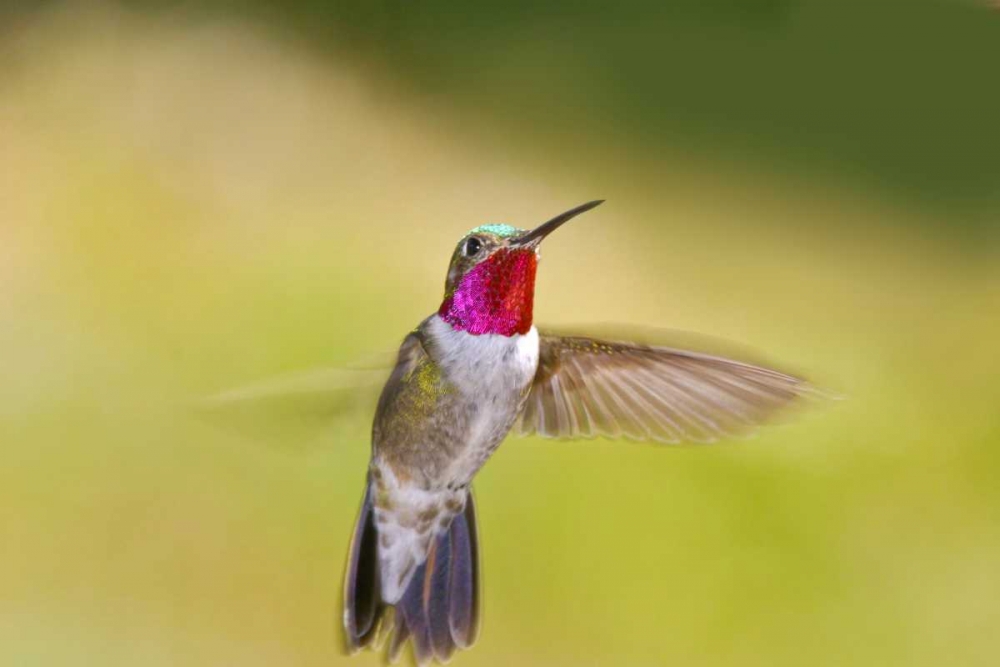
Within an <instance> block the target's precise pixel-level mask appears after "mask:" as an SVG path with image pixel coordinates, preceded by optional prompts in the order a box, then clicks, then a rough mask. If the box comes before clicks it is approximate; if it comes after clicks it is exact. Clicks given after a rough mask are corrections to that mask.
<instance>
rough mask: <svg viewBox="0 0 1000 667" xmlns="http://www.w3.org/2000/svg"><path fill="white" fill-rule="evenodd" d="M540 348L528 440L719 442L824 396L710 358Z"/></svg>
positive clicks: (608, 347) (658, 351) (561, 339)
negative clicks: (813, 396) (783, 410)
mask: <svg viewBox="0 0 1000 667" xmlns="http://www.w3.org/2000/svg"><path fill="white" fill-rule="evenodd" d="M540 345H541V350H540V354H539V363H538V372H537V373H536V375H535V380H534V383H533V384H532V387H531V390H530V393H529V395H528V399H527V403H526V405H525V409H524V411H523V413H522V414H521V417H520V421H519V423H518V430H519V432H520V433H521V434H522V435H527V434H531V433H537V434H538V435H542V436H546V437H554V438H575V437H579V438H588V437H595V436H606V437H626V438H630V439H633V440H653V441H657V442H664V443H679V442H713V441H715V440H718V439H719V438H723V437H728V436H733V435H740V434H744V433H746V432H748V431H750V430H752V429H753V427H755V426H757V425H759V424H761V423H762V422H764V421H765V420H767V419H768V418H769V417H770V416H772V415H773V414H774V413H776V412H777V411H778V410H779V409H781V408H783V407H785V406H786V405H788V404H789V403H792V402H793V401H795V400H796V399H798V398H799V397H802V396H804V395H807V394H814V393H816V390H815V389H813V388H812V387H811V386H810V385H809V384H808V383H806V382H805V381H804V380H803V379H802V378H799V377H795V376H794V375H788V374H786V373H782V372H779V371H776V370H771V369H768V368H763V367H760V366H755V365H753V364H749V363H744V362H740V361H733V360H730V359H725V358H722V357H716V356H711V355H707V354H699V353H695V352H686V351H683V350H677V349H671V348H666V347H657V346H653V345H641V344H633V343H621V342H611V341H605V340H598V339H593V338H586V337H578V336H551V335H543V336H542V337H541V341H540Z"/></svg>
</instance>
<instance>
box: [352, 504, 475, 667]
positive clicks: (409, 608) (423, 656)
mask: <svg viewBox="0 0 1000 667" xmlns="http://www.w3.org/2000/svg"><path fill="white" fill-rule="evenodd" d="M477 539H478V536H477V530H476V512H475V507H474V503H473V498H472V494H471V493H470V494H469V496H468V498H467V499H466V502H465V509H464V511H463V512H462V513H461V514H459V515H458V516H456V517H455V518H454V519H453V520H452V522H451V526H450V527H449V528H448V530H447V531H445V532H444V533H443V534H441V535H440V536H438V537H437V539H436V540H435V541H434V543H433V544H432V545H431V549H430V551H429V552H428V555H427V559H426V560H425V561H424V562H423V563H422V564H421V565H420V567H419V568H417V570H416V572H415V573H414V576H413V578H412V579H411V580H410V583H409V585H408V586H407V589H406V592H405V593H403V596H402V597H401V598H400V600H399V602H398V603H397V604H396V605H395V614H394V615H393V616H394V618H393V621H392V623H391V627H393V630H392V636H391V639H390V642H389V650H388V658H389V661H390V662H395V661H396V660H397V659H398V658H399V656H400V654H401V652H402V650H403V648H404V647H405V645H406V643H407V641H409V642H410V643H411V644H412V645H413V653H414V657H415V658H416V660H417V664H419V665H426V664H428V663H429V662H431V660H433V659H436V660H437V661H439V662H442V663H444V662H447V661H448V660H450V659H451V657H452V655H453V654H454V653H455V651H456V649H464V648H468V647H470V646H472V644H473V643H475V641H476V638H477V636H478V633H479V622H480V616H479V603H480V589H479V586H480V584H479V562H478V558H479V553H478V545H477ZM377 547H378V533H377V530H376V528H375V522H374V516H373V512H372V510H371V492H370V491H367V492H366V494H365V500H364V503H363V505H362V509H361V514H360V515H359V517H358V526H357V528H355V534H354V539H353V541H352V542H351V551H350V561H349V563H348V567H347V581H346V583H345V587H344V591H345V595H344V626H345V629H346V632H347V642H348V646H349V648H350V649H351V651H352V652H353V651H356V650H359V649H361V648H365V647H372V648H374V647H376V639H377V636H378V635H379V634H380V633H379V626H380V625H382V624H385V625H389V621H388V620H385V621H383V617H385V616H387V614H386V611H387V610H390V611H391V608H390V607H388V606H387V605H386V604H385V603H384V602H383V601H382V598H381V595H380V589H381V587H380V578H379V568H378V548H377Z"/></svg>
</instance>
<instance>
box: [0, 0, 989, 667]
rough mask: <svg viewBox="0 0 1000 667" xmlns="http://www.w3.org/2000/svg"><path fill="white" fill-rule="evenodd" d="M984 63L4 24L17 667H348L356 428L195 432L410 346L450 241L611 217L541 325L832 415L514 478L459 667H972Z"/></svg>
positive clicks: (676, 11) (956, 35)
mask: <svg viewBox="0 0 1000 667" xmlns="http://www.w3.org/2000/svg"><path fill="white" fill-rule="evenodd" d="M998 64H1000V12H997V11H996V10H995V9H993V8H991V7H990V4H989V3H988V2H982V3H977V2H974V1H973V0H969V1H962V0H955V1H953V2H947V1H945V0H940V1H932V0H913V1H912V2H908V3H888V2H870V3H865V4H864V5H862V6H853V5H849V4H842V3H836V2H794V1H792V0H746V1H743V2H737V1H736V0H714V1H706V2H696V1H694V0H674V1H673V2H668V3H652V2H643V3H627V4H620V5H615V6H612V5H611V4H609V3H597V2H582V3H570V2H556V3H547V4H546V5H544V6H539V5H537V4H536V3H529V2H523V1H517V2H509V3H505V4H504V5H497V6H495V7H486V6H480V5H476V4H472V3H460V2H455V1H443V0H438V1H425V2H419V3H401V2H387V1H383V2H377V3H360V2H356V3H331V4H327V3H322V2H315V1H312V2H293V3H278V2H268V1H265V0H260V1H258V2H250V3H236V2H227V1H223V0H218V1H216V2H208V3H197V4H195V3H190V4H183V3H182V4H178V3H168V2H125V3H115V2H99V3H71V4H65V3H59V2H49V3H42V4H35V5H32V6H20V5H11V4H6V5H4V6H3V8H2V9H0V377H2V381H0V443H2V453H3V465H2V466H0V662H2V663H3V664H9V665H61V664H72V665H102V666H103V665H178V664H183V665H274V664H281V665H330V664H347V662H346V661H347V658H346V657H345V656H344V655H343V654H342V649H341V636H340V631H339V594H340V578H341V572H342V567H343V559H344V556H345V554H346V549H347V541H348V537H349V533H350V528H351V524H352V522H353V520H354V515H355V512H356V509H357V504H358V502H359V500H360V494H361V487H362V482H363V475H364V467H365V463H366V460H367V456H368V447H369V443H368V430H369V425H370V403H367V402H365V401H364V400H362V401H360V402H359V405H358V406H357V409H355V410H353V411H352V412H350V413H349V415H348V416H347V417H344V418H340V419H334V418H323V417H322V415H321V418H319V419H315V418H313V417H310V418H308V419H307V418H305V417H304V416H303V415H300V414H291V415H288V416H287V417H288V420H287V421H284V422H282V420H281V418H279V417H278V416H274V417H273V418H272V416H271V415H270V414H263V415H261V416H260V418H259V419H258V420H257V422H256V423H255V425H254V427H253V428H250V429H248V428H228V427H227V426H222V427H221V428H220V424H218V423H215V422H209V421H206V420H205V419H204V418H202V417H201V416H199V415H198V414H196V413H195V412H194V411H193V410H192V409H191V408H190V405H191V401H192V400H193V399H195V398H197V397H199V396H204V395H207V394H211V393H212V392H215V391H218V390H221V389H224V388H228V387H232V386H239V385H242V384H246V383H250V382H254V381H257V380H260V379H262V378H268V377H272V376H276V375H280V374H282V373H286V372H293V371H299V370H303V369H309V368H314V367H322V366H336V365H338V364H343V363H347V362H349V361H351V360H353V359H357V358H359V357H364V356H366V355H370V354H372V353H377V352H380V351H383V350H387V349H392V348H394V346H395V345H397V344H398V341H399V340H400V339H401V337H402V336H403V335H404V334H405V332H407V331H408V330H409V329H410V328H412V326H413V325H414V324H415V323H416V322H418V321H419V320H420V319H421V318H423V317H424V316H425V315H427V314H428V313H429V312H431V311H432V310H434V309H435V308H436V307H437V305H438V300H439V298H440V292H441V289H442V285H443V281H444V273H445V269H446V266H447V260H448V257H449V254H450V252H451V250H452V247H453V244H454V242H455V240H456V239H457V238H458V237H459V236H460V235H461V234H463V233H464V232H465V230H467V229H468V228H470V227H472V226H475V225H477V224H480V223H483V222H488V221H506V222H511V223H513V224H517V225H519V226H530V225H532V224H534V223H537V222H539V221H541V220H543V219H546V218H548V217H550V216H551V215H553V214H555V213H558V212H560V211H562V210H565V209H566V208H569V207H570V206H573V205H575V204H578V203H580V202H583V201H586V200H589V199H593V198H606V199H607V200H608V203H607V204H605V205H604V206H603V207H601V208H600V209H598V210H597V211H595V212H593V213H591V214H588V215H587V216H585V217H583V218H580V220H579V221H576V222H574V223H573V224H572V225H569V226H567V227H566V228H565V229H564V230H561V231H560V232H559V234H558V235H557V236H555V237H553V239H552V240H551V241H550V242H549V243H548V244H547V245H546V248H545V261H544V263H543V265H542V268H541V271H540V274H539V280H538V297H537V304H536V319H537V320H538V321H539V323H540V324H545V323H552V324H559V325H565V324H568V323H580V322H584V323H586V322H623V323H633V324H643V325H650V326H658V327H671V328H676V329H682V330H689V331H701V332H705V333H709V334H712V335H715V336H719V337H723V338H727V339H731V340H734V341H738V342H740V343H743V344H746V345H749V346H752V347H754V348H757V349H760V350H763V351H764V352H765V353H766V354H767V356H768V357H770V358H771V359H774V360H776V361H778V362H779V363H781V364H782V365H784V366H787V367H791V368H797V369H801V370H802V371H804V372H805V373H806V374H808V375H809V376H810V377H813V378H814V379H815V380H816V381H817V382H818V383H820V384H823V385H826V386H829V387H832V388H833V389H835V390H837V391H839V392H842V393H844V394H846V395H847V396H848V400H846V401H843V402H839V403H836V404H833V405H830V406H827V407H825V408H823V409H820V410H816V411H814V412H811V413H809V414H806V415H803V416H802V417H801V418H800V419H797V420H795V421H794V422H791V423H788V424H783V425H778V426H774V427H771V428H769V429H765V430H764V431H763V432H761V434H760V435H759V436H758V437H756V438H754V439H751V440H747V441H742V442H736V443H731V444H724V445H719V446H714V447H709V448H658V447H652V446H641V445H635V444H627V443H617V442H602V441H597V442H588V443H552V442H543V441H538V440H511V441H510V442H508V443H507V444H506V445H505V446H504V447H503V448H501V450H500V451H499V452H498V454H497V455H496V456H495V458H494V459H493V460H492V461H491V462H490V464H489V465H488V466H487V467H486V468H485V469H484V470H483V472H482V473H481V474H480V476H479V478H478V482H477V488H478V500H479V508H480V513H481V526H482V542H483V559H484V560H483V567H484V573H485V604H486V606H485V626H484V631H483V634H482V637H481V640H480V643H479V644H478V645H477V646H476V647H475V649H473V650H472V651H470V652H467V653H463V654H462V655H460V656H458V657H457V658H456V664H461V665H470V666H471V665H511V664H516V665H661V664H683V665H700V666H709V667H710V666H716V665H719V666H721V665H789V666H792V665H795V666H798V665H803V664H808V665H830V666H842V665H879V666H882V665H907V666H910V665H942V664H949V665H951V664H954V665H992V664H996V662H997V660H998V659H1000V649H998V645H997V640H996V638H995V637H994V636H993V632H994V630H995V628H996V627H997V625H998V623H1000V606H998V605H997V600H998V599H1000V487H998V485H997V483H996V477H997V471H998V469H1000V411H998V405H1000V388H998V380H1000V354H998V352H997V341H998V338H1000V122H998V119H1000V93H998V90H1000V86H997V76H996V71H997V65H998ZM351 660H352V662H351V663H350V664H355V665H375V664H378V662H379V657H378V656H375V655H372V654H368V655H364V656H359V657H355V658H352V659H351Z"/></svg>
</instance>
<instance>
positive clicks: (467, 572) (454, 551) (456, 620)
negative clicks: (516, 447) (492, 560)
mask: <svg viewBox="0 0 1000 667" xmlns="http://www.w3.org/2000/svg"><path fill="white" fill-rule="evenodd" d="M448 533H449V535H450V538H451V540H450V541H451V573H450V577H449V579H450V581H449V584H448V589H449V592H450V600H449V610H448V623H449V626H450V629H451V636H452V639H453V640H454V642H455V645H456V646H457V647H458V648H468V647H470V646H472V645H473V644H474V643H475V642H476V639H477V637H478V636H479V621H480V618H479V603H480V600H479V598H480V583H479V536H478V529H477V527H476V507H475V503H473V500H472V492H471V491H470V492H469V499H468V500H467V501H466V503H465V511H464V512H463V513H462V515H461V516H459V517H456V518H455V520H454V521H452V522H451V528H450V529H449V531H448Z"/></svg>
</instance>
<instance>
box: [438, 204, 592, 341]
mask: <svg viewBox="0 0 1000 667" xmlns="http://www.w3.org/2000/svg"><path fill="white" fill-rule="evenodd" d="M603 201H604V200H597V201H592V202H588V203H586V204H583V205H581V206H577V207H576V208H574V209H570V210H569V211H566V212H565V213H563V214H561V215H557V216H556V217H554V218H552V219H551V220H549V221H548V222H546V223H544V224H542V225H539V226H538V227H536V228H534V229H532V230H530V231H529V230H525V229H517V228H516V227H511V226H510V225H501V224H492V225H482V226H480V227H476V228H475V229H473V230H472V231H470V232H469V233H468V234H466V235H465V236H464V237H462V239H461V240H460V241H459V242H458V246H457V247H456V248H455V252H454V253H453V254H452V257H451V264H450V265H449V266H448V277H447V279H446V281H445V286H444V301H442V302H441V308H440V309H438V315H439V316H440V317H441V319H443V320H444V321H445V322H447V323H448V324H450V325H451V326H452V328H454V329H457V330H459V331H465V332H468V333H470V334H474V335H477V336H478V335H481V334H500V335H503V336H513V335H514V334H526V333H528V331H529V330H530V329H531V319H532V308H533V305H534V298H535V270H536V269H537V268H538V246H539V244H541V242H542V240H543V239H544V238H545V237H546V236H548V235H549V234H550V233H551V232H553V231H555V230H556V229H557V228H558V227H560V226H561V225H562V224H563V223H565V222H567V221H569V220H570V219H572V218H574V217H576V216H577V215H579V214H581V213H583V212H585V211H589V210H590V209H592V208H594V207H595V206H598V205H599V204H601V203H603Z"/></svg>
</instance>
